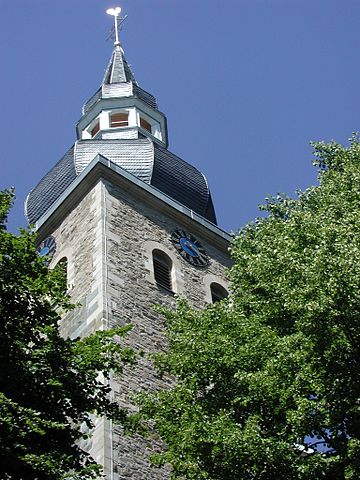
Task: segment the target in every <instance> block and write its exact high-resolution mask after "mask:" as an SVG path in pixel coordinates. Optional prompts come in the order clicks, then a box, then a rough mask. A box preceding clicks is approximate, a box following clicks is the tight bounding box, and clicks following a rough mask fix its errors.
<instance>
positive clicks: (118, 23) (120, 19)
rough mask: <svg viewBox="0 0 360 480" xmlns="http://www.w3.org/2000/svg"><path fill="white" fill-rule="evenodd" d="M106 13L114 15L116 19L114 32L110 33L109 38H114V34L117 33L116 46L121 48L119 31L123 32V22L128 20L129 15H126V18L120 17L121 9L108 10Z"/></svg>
mask: <svg viewBox="0 0 360 480" xmlns="http://www.w3.org/2000/svg"><path fill="white" fill-rule="evenodd" d="M106 13H107V14H108V15H112V16H113V17H114V26H113V28H112V32H111V33H110V35H109V37H108V38H110V37H113V34H114V33H115V42H114V45H115V46H117V45H119V46H120V41H119V30H121V26H122V24H123V22H124V21H125V20H126V18H127V15H125V16H124V17H120V13H121V8H120V7H115V8H108V9H107V10H106ZM113 38H114V37H113Z"/></svg>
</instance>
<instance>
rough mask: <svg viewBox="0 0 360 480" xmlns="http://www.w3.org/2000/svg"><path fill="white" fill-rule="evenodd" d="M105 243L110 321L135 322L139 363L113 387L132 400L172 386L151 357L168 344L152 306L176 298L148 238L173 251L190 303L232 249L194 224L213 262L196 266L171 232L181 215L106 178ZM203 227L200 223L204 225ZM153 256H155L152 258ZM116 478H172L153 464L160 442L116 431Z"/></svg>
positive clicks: (219, 273)
mask: <svg viewBox="0 0 360 480" xmlns="http://www.w3.org/2000/svg"><path fill="white" fill-rule="evenodd" d="M106 190H107V194H106V232H105V234H106V245H107V247H106V249H107V288H106V290H107V293H106V294H107V304H108V314H109V321H110V325H111V326H112V325H113V326H115V325H124V324H128V323H131V324H132V325H133V328H132V330H131V331H130V332H129V333H128V335H127V337H126V340H127V343H128V345H130V346H131V347H132V348H133V349H134V350H135V351H137V352H141V351H143V352H145V355H144V356H143V357H139V360H138V363H137V365H136V366H135V367H131V368H126V369H125V371H124V374H123V375H122V377H121V380H120V382H119V383H115V384H114V386H113V388H114V391H115V396H116V398H117V400H118V401H119V402H120V403H121V404H122V405H124V406H127V407H129V406H131V405H132V401H131V398H132V396H133V394H134V392H141V391H154V390H156V389H162V388H168V387H169V385H170V384H171V381H170V380H169V379H166V378H165V379H162V378H159V376H158V375H157V373H156V372H155V371H154V369H153V367H152V364H151V362H150V360H149V358H148V355H147V354H149V353H155V352H158V351H161V350H164V349H165V348H166V341H165V337H164V322H163V320H162V318H161V317H160V316H159V315H158V314H157V313H156V312H154V310H153V306H154V305H155V304H164V305H167V306H169V307H171V306H173V305H174V303H175V299H174V296H173V295H171V294H170V293H168V292H166V291H164V290H161V289H159V288H158V287H157V286H156V284H155V282H154V279H153V278H151V275H150V273H151V272H149V269H150V268H151V266H152V258H151V250H150V251H149V248H148V244H149V243H150V244H159V247H158V248H162V247H163V249H164V251H165V252H167V253H169V254H170V255H171V256H172V258H173V259H174V261H175V262H176V263H174V264H175V268H176V269H177V270H178V271H177V279H178V282H179V285H178V287H179V288H178V291H179V290H180V291H179V294H181V295H184V296H186V298H187V299H188V300H189V302H190V303H191V304H193V305H194V306H197V307H203V306H204V305H205V303H206V291H205V284H204V281H203V278H204V276H206V275H211V276H214V277H220V278H224V276H225V273H224V271H225V266H230V263H229V257H228V255H227V253H224V252H220V251H219V250H217V249H216V248H214V247H213V245H212V244H210V243H209V242H207V241H206V240H205V239H203V238H202V237H201V235H200V232H197V231H196V229H195V227H194V228H193V229H192V230H191V232H189V233H192V234H193V235H195V236H196V237H197V238H198V239H199V240H200V242H201V243H202V245H203V247H204V248H205V250H206V251H207V252H208V254H209V256H210V257H211V262H210V265H209V267H208V268H206V269H201V268H194V267H193V266H191V265H190V264H189V263H187V262H186V261H185V260H183V259H182V258H181V257H180V255H178V253H177V252H176V250H175V247H174V246H173V244H172V243H171V240H170V238H171V233H172V232H173V231H174V230H175V229H177V228H184V229H185V230H186V231H189V229H188V228H186V227H184V225H183V224H181V223H179V220H175V219H172V218H170V217H169V216H167V215H165V214H164V212H162V211H156V210H154V208H152V207H150V206H148V205H146V204H145V203H143V202H140V201H139V200H137V199H134V198H132V197H131V195H129V194H128V193H127V192H126V191H124V190H122V189H120V188H118V187H115V186H113V185H111V184H109V183H106ZM194 225H195V224H194ZM199 230H200V229H199ZM149 256H150V258H149ZM113 444H114V480H120V479H132V480H135V479H136V480H145V479H146V480H149V479H154V480H158V479H159V480H160V479H165V478H168V472H167V470H166V469H158V468H154V467H151V466H150V462H149V456H150V455H151V453H152V452H153V451H155V450H156V449H158V448H159V446H160V445H159V443H157V442H153V444H150V443H149V442H146V441H144V440H143V439H139V438H137V437H133V438H132V437H124V436H122V435H121V432H119V431H115V432H114V433H113Z"/></svg>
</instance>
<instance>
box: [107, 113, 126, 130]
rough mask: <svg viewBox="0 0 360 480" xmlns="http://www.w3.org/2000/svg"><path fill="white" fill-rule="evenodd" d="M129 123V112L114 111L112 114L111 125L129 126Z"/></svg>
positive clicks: (113, 126) (114, 126)
mask: <svg viewBox="0 0 360 480" xmlns="http://www.w3.org/2000/svg"><path fill="white" fill-rule="evenodd" d="M128 125H129V114H128V113H113V114H112V115H110V127H112V128H116V127H127V126H128Z"/></svg>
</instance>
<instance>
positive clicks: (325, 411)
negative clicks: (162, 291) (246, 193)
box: [142, 137, 360, 480]
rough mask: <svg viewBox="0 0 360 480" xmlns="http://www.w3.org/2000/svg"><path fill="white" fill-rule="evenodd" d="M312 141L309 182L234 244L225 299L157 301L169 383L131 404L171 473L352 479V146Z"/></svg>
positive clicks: (358, 262)
mask: <svg viewBox="0 0 360 480" xmlns="http://www.w3.org/2000/svg"><path fill="white" fill-rule="evenodd" d="M314 147H315V158H316V161H315V165H316V166H317V167H318V169H319V185H318V186H316V187H312V188H309V189H308V190H306V191H305V192H302V193H299V194H298V198H297V199H296V200H291V199H289V198H286V197H285V196H278V197H276V198H269V199H267V202H266V205H265V206H264V207H263V208H264V210H266V211H267V212H268V216H267V217H266V218H261V219H258V220H257V221H255V222H254V223H251V224H249V225H248V226H246V227H245V228H244V229H242V230H241V231H240V233H239V235H238V236H237V237H236V238H235V240H234V241H233V243H232V246H231V251H232V256H233V259H234V266H233V268H232V269H231V271H230V279H231V283H232V295H231V298H230V299H229V300H225V301H222V302H220V303H218V304H215V305H212V306H209V307H208V308H206V309H205V310H203V311H197V310H194V309H191V308H189V307H188V306H187V305H186V303H185V302H184V301H180V302H179V303H178V308H177V311H176V312H169V311H165V312H164V315H165V316H166V318H167V323H168V338H169V351H168V353H167V354H163V355H160V356H158V357H157V365H158V368H159V369H160V370H161V371H166V372H169V373H170V374H172V375H174V376H176V377H177V379H178V383H177V385H176V386H175V387H174V388H173V389H172V390H170V391H163V392H160V393H159V394H156V395H152V396H151V397H147V398H145V399H143V401H142V402H143V403H142V409H143V411H142V414H143V419H144V418H145V419H151V420H152V422H151V424H152V425H154V426H155V429H156V430H157V431H158V432H159V434H160V435H161V437H162V439H163V440H164V441H165V443H166V444H167V449H166V450H165V452H164V453H163V454H160V455H158V456H157V457H156V458H155V461H156V462H158V463H164V462H169V463H171V464H172V467H173V478H188V479H196V480H200V479H213V480H215V479H216V480H219V479H223V480H230V479H253V480H275V479H276V480H278V479H279V478H283V479H287V480H289V479H291V480H292V479H294V480H295V479H296V480H305V479H306V480H314V479H316V480H320V479H326V480H342V479H346V480H350V479H351V480H356V479H359V478H360V144H359V141H358V139H357V138H356V137H353V138H352V139H351V143H350V146H349V148H345V147H343V146H341V145H338V144H336V143H331V144H323V143H318V144H315V145H314Z"/></svg>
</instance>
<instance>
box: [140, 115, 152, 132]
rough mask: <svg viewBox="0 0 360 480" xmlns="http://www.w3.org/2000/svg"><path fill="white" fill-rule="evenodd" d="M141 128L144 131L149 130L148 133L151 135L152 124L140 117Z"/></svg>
mask: <svg viewBox="0 0 360 480" xmlns="http://www.w3.org/2000/svg"><path fill="white" fill-rule="evenodd" d="M140 127H142V128H143V129H144V130H147V131H148V132H150V133H151V123H149V122H148V121H147V120H145V118H143V117H140Z"/></svg>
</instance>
